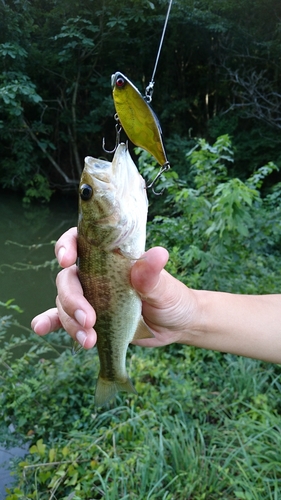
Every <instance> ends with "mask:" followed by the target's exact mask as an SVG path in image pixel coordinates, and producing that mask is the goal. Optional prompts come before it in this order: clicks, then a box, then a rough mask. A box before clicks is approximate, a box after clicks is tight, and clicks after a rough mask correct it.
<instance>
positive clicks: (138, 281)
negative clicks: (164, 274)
mask: <svg viewBox="0 0 281 500" xmlns="http://www.w3.org/2000/svg"><path fill="white" fill-rule="evenodd" d="M168 259H169V253H168V251H167V250H166V249H165V248H163V247H154V248H151V249H150V250H148V251H147V252H146V253H145V254H144V255H143V256H142V257H141V258H140V259H139V260H138V261H137V262H136V263H135V264H134V266H133V267H132V271H131V282H132V285H133V287H134V288H135V290H136V291H137V292H138V293H139V294H140V295H141V296H142V298H143V299H144V298H145V299H146V300H147V299H148V296H149V298H151V299H153V298H154V295H155V294H157V285H158V284H159V281H160V273H161V271H162V270H163V268H164V267H165V265H166V264H167V261H168ZM153 292H154V293H153ZM158 293H159V292H158ZM155 298H156V297H155Z"/></svg>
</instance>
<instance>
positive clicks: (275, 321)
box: [184, 291, 281, 363]
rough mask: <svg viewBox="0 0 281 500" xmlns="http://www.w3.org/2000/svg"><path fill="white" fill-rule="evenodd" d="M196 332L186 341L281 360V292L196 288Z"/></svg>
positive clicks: (196, 344)
mask: <svg viewBox="0 0 281 500" xmlns="http://www.w3.org/2000/svg"><path fill="white" fill-rule="evenodd" d="M194 293H195V298H196V302H197V308H198V309H197V311H199V315H198V314H197V318H200V321H199V322H198V323H197V325H196V326H195V328H194V334H193V335H191V336H190V333H188V332H187V333H186V338H185V340H184V343H188V344H193V345H195V346H197V347H203V348H206V349H214V350H218V351H221V352H228V353H232V354H239V355H243V356H248V357H252V358H257V359H262V360H264V361H271V362H274V363H281V295H280V294H278V295H260V296H257V295H236V294H230V293H222V292H209V291H194Z"/></svg>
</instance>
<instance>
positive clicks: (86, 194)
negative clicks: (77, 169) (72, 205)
mask: <svg viewBox="0 0 281 500" xmlns="http://www.w3.org/2000/svg"><path fill="white" fill-rule="evenodd" d="M92 195H93V189H92V187H91V186H89V184H82V186H81V187H80V197H81V200H83V201H88V200H90V199H91V198H92Z"/></svg>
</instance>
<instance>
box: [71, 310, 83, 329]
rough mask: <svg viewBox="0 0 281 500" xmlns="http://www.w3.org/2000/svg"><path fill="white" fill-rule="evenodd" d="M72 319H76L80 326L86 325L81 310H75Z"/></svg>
mask: <svg viewBox="0 0 281 500" xmlns="http://www.w3.org/2000/svg"><path fill="white" fill-rule="evenodd" d="M74 318H75V319H76V321H78V323H79V324H80V325H81V326H83V327H84V326H85V323H86V314H85V313H84V311H82V309H77V310H76V311H75V313H74Z"/></svg>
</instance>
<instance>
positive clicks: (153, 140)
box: [111, 71, 170, 169]
mask: <svg viewBox="0 0 281 500" xmlns="http://www.w3.org/2000/svg"><path fill="white" fill-rule="evenodd" d="M111 86H112V94H113V101H114V105H115V109H116V113H117V116H118V120H119V122H120V124H121V126H122V128H123V129H124V131H125V132H126V134H127V136H128V138H129V139H130V141H132V143H133V144H135V145H136V146H138V147H140V148H142V149H145V150H146V151H147V152H148V153H150V154H151V155H152V156H154V158H155V159H156V161H157V162H158V163H159V164H160V165H161V167H165V169H167V168H168V167H169V165H170V164H169V162H168V160H167V156H166V152H165V148H164V144H163V140H162V131H161V127H160V123H159V121H158V118H157V116H156V115H155V113H154V111H153V110H152V108H151V107H150V105H149V104H148V102H147V101H146V100H145V98H144V97H143V96H142V95H141V93H140V92H139V90H138V89H137V88H136V87H135V86H134V85H133V83H132V82H131V81H130V80H129V79H128V78H127V77H126V76H125V75H123V74H122V73H120V72H119V71H118V72H117V73H114V74H113V75H111Z"/></svg>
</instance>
